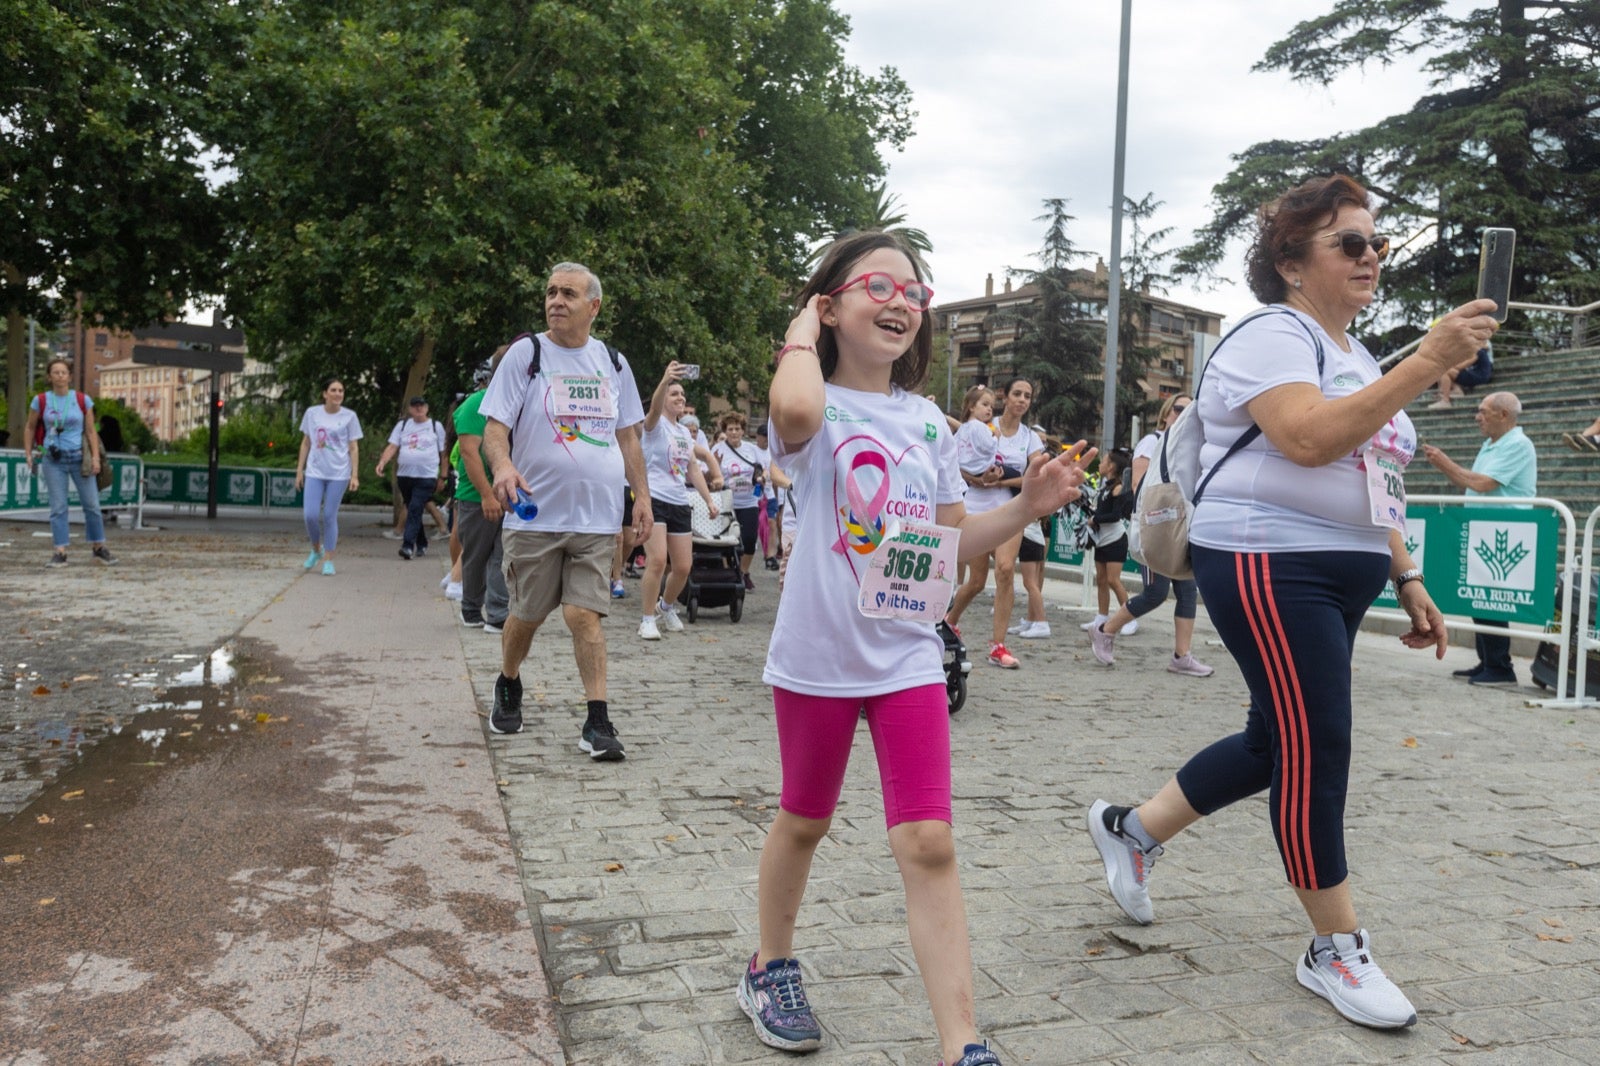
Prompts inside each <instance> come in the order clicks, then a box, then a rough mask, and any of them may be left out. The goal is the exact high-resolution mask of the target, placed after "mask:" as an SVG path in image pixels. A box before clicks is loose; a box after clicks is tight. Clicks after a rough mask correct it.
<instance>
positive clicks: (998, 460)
mask: <svg viewBox="0 0 1600 1066" xmlns="http://www.w3.org/2000/svg"><path fill="white" fill-rule="evenodd" d="M962 428H963V429H965V428H966V427H965V426H963V427H962ZM1042 451H1044V441H1042V440H1040V439H1039V434H1037V433H1035V432H1034V431H1033V430H1031V429H1029V428H1028V427H1027V426H1024V425H1018V426H1017V431H1016V432H1015V433H1013V434H1011V436H1009V437H1008V436H1006V435H1005V434H1004V433H1003V432H1001V430H1000V426H999V423H998V422H997V423H995V432H994V457H993V458H992V459H991V460H990V461H989V466H1009V467H1012V468H1014V469H1017V470H1026V469H1027V468H1028V456H1030V455H1032V454H1033V453H1034V452H1042ZM984 469H985V470H987V469H988V467H985V468H984ZM1015 495H1016V493H1014V492H1012V491H1011V490H1010V489H1008V488H1005V487H1004V486H988V487H985V486H982V485H973V486H971V487H970V488H969V489H968V490H967V512H968V513H969V514H982V513H983V512H984V511H992V510H994V509H995V508H996V507H999V506H1000V505H1001V504H1003V503H1010V502H1011V498H1012V497H1013V496H1015Z"/></svg>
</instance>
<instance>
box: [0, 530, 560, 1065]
mask: <svg viewBox="0 0 1600 1066" xmlns="http://www.w3.org/2000/svg"><path fill="white" fill-rule="evenodd" d="M352 517H354V516H352ZM158 521H159V520H158ZM375 521H376V519H374V520H373V522H375ZM160 524H164V525H166V526H168V528H167V529H166V530H165V531H162V532H127V531H124V532H121V533H119V532H118V531H113V533H112V538H111V539H112V543H113V547H114V549H115V550H116V551H117V553H118V554H119V556H120V557H121V560H122V562H121V565H120V566H118V567H115V568H101V567H95V566H90V565H87V564H80V563H79V558H78V557H75V559H74V565H72V566H69V567H68V568H67V569H66V570H63V571H49V572H47V571H45V570H44V569H43V568H42V565H41V564H42V561H43V558H44V555H43V554H41V553H40V551H39V550H38V549H37V541H36V540H34V539H33V538H31V537H30V535H29V534H30V533H31V532H32V530H30V528H29V527H28V526H27V525H26V524H6V525H3V526H0V543H5V542H9V544H10V545H11V547H10V548H0V606H3V607H4V608H5V609H6V612H7V613H6V617H7V618H8V619H11V620H12V622H11V624H8V625H7V626H6V632H7V634H8V636H7V654H6V658H7V660H8V666H9V668H10V670H11V676H12V680H13V684H12V686H11V688H10V690H9V691H8V692H6V693H5V694H4V697H3V698H0V737H3V738H4V744H3V746H0V760H3V761H0V777H3V778H4V780H5V783H6V792H5V796H6V797H7V803H8V806H7V807H6V808H5V809H4V811H0V819H3V820H0V856H3V857H4V865H3V867H0V942H3V943H5V945H6V952H5V955H6V965H5V968H4V971H3V972H0V1062H3V1063H7V1064H18V1066H24V1064H25V1066H34V1064H45V1063H65V1064H74V1066H76V1064H79V1063H85V1064H87V1063H108V1064H110V1063H117V1064H124V1063H216V1064H224V1063H226V1064H233V1063H239V1064H245V1063H249V1064H255V1063H327V1064H344V1063H413V1062H414V1063H490V1062H516V1063H559V1062H561V1061H563V1058H562V1054H561V1051H560V1048H559V1046H558V1044H557V1041H556V1038H555V1020H554V1015H553V1011H552V1006H551V1003H550V999H549V995H548V989H547V985H546V983H545V980H544V976H543V974H542V972H541V970H540V964H539V958H538V953H537V946H536V944H535V941H534V938H533V936H532V934H531V931H530V927H529V922H528V916H527V912H526V910H525V908H524V904H523V901H522V893H521V891H520V887H519V885H518V881H517V874H516V865H515V860H514V857H513V856H512V854H511V852H510V848H509V843H508V840H507V835H506V830H505V821H504V816H503V814H502V812H501V809H500V804H499V798H498V795H497V793H496V789H495V783H494V777H493V773H492V769H491V767H490V765H489V760H488V758H487V754H486V752H485V748H484V743H483V734H482V731H481V727H480V725H479V719H478V716H477V714H476V713H475V710H474V708H473V706H472V694H471V689H470V687H469V685H468V682H467V678H466V676H465V674H464V671H463V670H462V666H461V655H460V650H459V642H458V641H457V640H456V639H455V633H454V623H453V618H452V616H451V613H450V610H449V608H448V607H447V606H446V605H445V603H444V602H443V601H442V600H441V599H440V598H439V596H438V587H437V578H438V574H439V572H440V571H439V569H438V568H437V567H433V568H429V567H426V565H424V566H422V567H417V568H412V569H409V570H408V569H405V568H403V567H401V566H398V565H397V563H398V560H396V559H395V558H394V554H393V548H394V546H393V543H392V542H391V541H388V540H384V539H381V538H380V537H379V536H378V535H377V531H378V530H379V529H380V528H381V527H380V526H377V525H376V524H373V523H368V525H367V528H365V529H363V528H360V527H361V523H359V522H347V525H356V526H357V528H356V529H353V530H347V535H346V538H345V540H344V542H343V543H342V545H341V552H340V556H339V560H338V562H339V571H340V572H339V574H338V575H337V576H336V577H334V578H323V577H321V576H320V575H309V574H307V575H302V572H301V570H300V567H299V560H300V558H302V557H303V554H304V550H305V549H304V545H303V543H302V540H301V536H300V534H299V533H298V531H297V530H296V528H295V526H294V524H293V523H286V522H281V521H280V522H275V523H261V522H257V521H242V522H239V521H236V522H231V523H222V524H221V528H219V527H218V526H210V527H208V526H207V524H206V523H204V522H203V521H192V520H183V519H176V520H166V521H162V522H160ZM23 548H30V549H34V550H32V551H27V550H22V549H23ZM46 593H47V594H46ZM13 634H14V636H13ZM442 638H447V639H442Z"/></svg>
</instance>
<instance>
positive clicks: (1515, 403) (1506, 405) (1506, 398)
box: [1483, 392, 1522, 418]
mask: <svg viewBox="0 0 1600 1066" xmlns="http://www.w3.org/2000/svg"><path fill="white" fill-rule="evenodd" d="M1483 402H1484V403H1486V404H1488V405H1489V406H1491V407H1493V408H1495V409H1496V410H1498V411H1502V412H1504V413H1506V414H1508V415H1510V416H1511V417H1512V418H1516V417H1517V416H1518V415H1520V414H1522V401H1521V400H1519V399H1517V394H1516V393H1514V392H1491V393H1490V394H1489V395H1487V396H1485V397H1484V398H1483Z"/></svg>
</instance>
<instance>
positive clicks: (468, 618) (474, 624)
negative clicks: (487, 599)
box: [461, 611, 483, 629]
mask: <svg viewBox="0 0 1600 1066" xmlns="http://www.w3.org/2000/svg"><path fill="white" fill-rule="evenodd" d="M461 624H462V625H464V626H466V627H467V628H468V629H479V628H482V626H483V612H482V611H473V612H471V613H470V614H469V613H468V612H467V611H462V612H461Z"/></svg>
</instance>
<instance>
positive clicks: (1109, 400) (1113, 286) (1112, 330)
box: [1100, 0, 1133, 455]
mask: <svg viewBox="0 0 1600 1066" xmlns="http://www.w3.org/2000/svg"><path fill="white" fill-rule="evenodd" d="M1132 21H1133V0H1122V46H1121V50H1120V52H1119V53H1118V56H1117V146H1116V155H1115V158H1116V162H1115V165H1114V166H1113V170H1112V178H1111V185H1112V189H1111V277H1110V279H1109V285H1110V289H1109V291H1108V292H1107V293H1106V366H1105V375H1106V389H1105V398H1104V400H1103V401H1102V402H1101V407H1100V452H1101V454H1102V455H1103V454H1105V453H1106V452H1108V451H1110V450H1111V448H1112V447H1113V446H1114V445H1115V444H1116V426H1117V326H1118V320H1119V319H1120V318H1121V317H1122V199H1123V193H1122V176H1123V169H1124V164H1125V163H1126V161H1127V147H1128V39H1129V32H1130V25H1131V23H1132Z"/></svg>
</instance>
